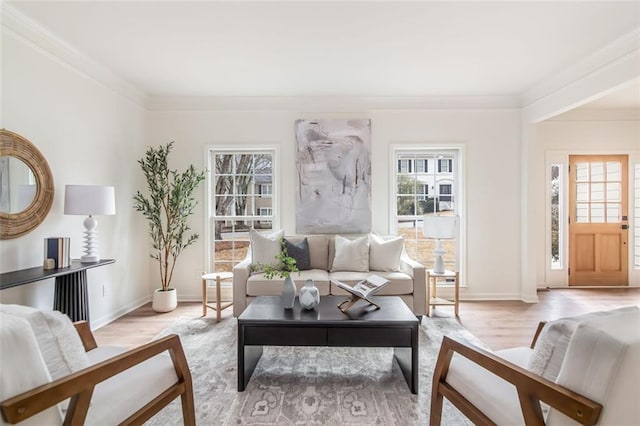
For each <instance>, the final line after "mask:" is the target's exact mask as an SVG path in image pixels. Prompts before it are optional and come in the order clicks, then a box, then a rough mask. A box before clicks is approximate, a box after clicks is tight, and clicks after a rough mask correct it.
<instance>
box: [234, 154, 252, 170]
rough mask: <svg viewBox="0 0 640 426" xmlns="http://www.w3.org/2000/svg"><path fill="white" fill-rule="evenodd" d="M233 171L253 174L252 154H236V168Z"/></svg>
mask: <svg viewBox="0 0 640 426" xmlns="http://www.w3.org/2000/svg"><path fill="white" fill-rule="evenodd" d="M235 173H236V174H238V175H240V174H249V173H251V174H253V155H252V154H236V170H235Z"/></svg>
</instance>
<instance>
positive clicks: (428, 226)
mask: <svg viewBox="0 0 640 426" xmlns="http://www.w3.org/2000/svg"><path fill="white" fill-rule="evenodd" d="M457 231H458V216H436V215H425V216H423V227H422V235H424V236H425V237H427V238H433V239H435V240H436V248H435V249H434V250H433V255H434V258H435V259H434V265H433V272H434V273H436V274H442V273H444V261H443V260H442V256H443V255H444V254H445V253H446V250H445V249H443V248H442V241H441V240H451V239H453V238H456V234H457Z"/></svg>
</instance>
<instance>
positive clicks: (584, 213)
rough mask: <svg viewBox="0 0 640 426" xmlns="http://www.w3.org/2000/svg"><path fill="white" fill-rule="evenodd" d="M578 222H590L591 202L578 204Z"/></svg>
mask: <svg viewBox="0 0 640 426" xmlns="http://www.w3.org/2000/svg"><path fill="white" fill-rule="evenodd" d="M576 222H578V223H589V204H584V203H582V204H576Z"/></svg>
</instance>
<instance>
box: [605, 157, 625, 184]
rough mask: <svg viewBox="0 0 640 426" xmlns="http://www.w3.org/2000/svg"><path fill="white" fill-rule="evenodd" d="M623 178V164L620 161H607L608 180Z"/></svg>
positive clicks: (618, 180)
mask: <svg viewBox="0 0 640 426" xmlns="http://www.w3.org/2000/svg"><path fill="white" fill-rule="evenodd" d="M621 180H622V165H621V164H620V163H619V162H618V161H608V162H607V181H608V182H611V181H614V182H615V181H617V182H620V181H621Z"/></svg>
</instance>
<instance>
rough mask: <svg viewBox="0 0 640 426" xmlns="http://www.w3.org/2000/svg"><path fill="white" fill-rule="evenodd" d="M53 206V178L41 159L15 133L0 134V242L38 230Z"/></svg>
mask: <svg viewBox="0 0 640 426" xmlns="http://www.w3.org/2000/svg"><path fill="white" fill-rule="evenodd" d="M52 203H53V176H52V175H51V169H49V164H47V160H46V159H45V158H44V156H43V155H42V154H41V153H40V151H38V148H36V147H35V146H34V145H33V144H32V143H31V142H29V141H28V140H27V139H25V138H23V137H22V136H20V135H18V134H17V133H13V132H11V131H9V130H5V129H2V130H0V239H2V240H6V239H9V238H15V237H19V236H20V235H24V234H26V233H27V232H29V231H31V230H32V229H33V228H35V227H36V226H38V225H39V224H40V223H41V222H42V221H43V220H44V218H45V217H46V216H47V213H49V210H50V209H51V204H52Z"/></svg>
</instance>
